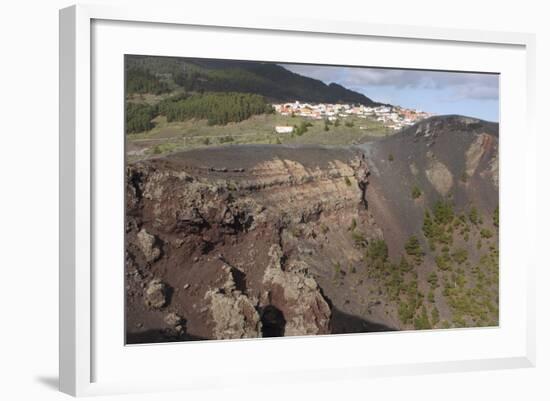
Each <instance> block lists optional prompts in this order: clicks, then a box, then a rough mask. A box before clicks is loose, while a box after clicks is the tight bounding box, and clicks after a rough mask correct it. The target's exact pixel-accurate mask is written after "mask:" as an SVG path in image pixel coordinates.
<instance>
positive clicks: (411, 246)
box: [405, 235, 424, 265]
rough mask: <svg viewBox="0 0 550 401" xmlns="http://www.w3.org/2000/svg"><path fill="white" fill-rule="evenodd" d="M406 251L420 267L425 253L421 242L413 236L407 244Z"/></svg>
mask: <svg viewBox="0 0 550 401" xmlns="http://www.w3.org/2000/svg"><path fill="white" fill-rule="evenodd" d="M405 251H406V252H407V255H409V256H412V257H413V260H414V262H415V263H416V264H417V265H419V264H421V263H422V261H423V260H424V251H423V250H422V247H421V246H420V241H418V238H417V237H416V236H414V235H412V236H411V237H410V238H409V239H408V240H407V242H406V243H405Z"/></svg>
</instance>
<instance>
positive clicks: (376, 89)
mask: <svg viewBox="0 0 550 401" xmlns="http://www.w3.org/2000/svg"><path fill="white" fill-rule="evenodd" d="M283 67H285V68H286V69H288V70H290V71H293V72H295V73H297V74H300V75H304V76H307V77H311V78H316V79H319V80H321V81H323V82H325V83H327V84H328V83H331V82H335V83H338V84H340V85H342V86H344V87H346V88H348V89H352V90H354V91H357V92H360V93H363V94H364V95H365V96H368V97H369V98H371V99H372V100H374V101H378V102H382V103H391V104H394V105H399V106H402V107H407V108H415V109H420V110H423V111H428V112H431V113H436V114H440V115H441V114H462V115H465V116H470V117H477V118H481V119H484V120H488V121H498V120H499V102H498V96H499V84H498V75H496V74H476V73H461V72H446V71H418V70H399V69H384V68H358V67H332V66H319V65H298V64H283Z"/></svg>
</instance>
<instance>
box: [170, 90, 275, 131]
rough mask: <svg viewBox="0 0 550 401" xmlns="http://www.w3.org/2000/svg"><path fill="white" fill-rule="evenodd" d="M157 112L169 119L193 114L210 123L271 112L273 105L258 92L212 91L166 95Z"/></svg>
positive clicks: (183, 119) (187, 116) (221, 123)
mask: <svg viewBox="0 0 550 401" xmlns="http://www.w3.org/2000/svg"><path fill="white" fill-rule="evenodd" d="M159 113H160V114H162V115H164V116H166V118H167V119H168V121H185V120H189V119H192V118H196V119H205V120H207V121H208V124H209V125H225V124H227V123H230V122H239V121H243V120H246V119H248V118H250V117H251V116H253V115H256V114H265V113H273V107H272V106H271V105H270V104H269V103H267V102H266V100H265V98H264V97H263V96H260V95H254V94H250V93H239V92H227V93H213V92H212V93H202V94H201V93H197V94H193V95H191V96H188V97H183V98H181V97H180V98H170V99H166V100H164V101H162V102H161V103H160V104H159Z"/></svg>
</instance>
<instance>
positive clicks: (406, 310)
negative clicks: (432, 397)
mask: <svg viewBox="0 0 550 401" xmlns="http://www.w3.org/2000/svg"><path fill="white" fill-rule="evenodd" d="M126 173H127V211H128V212H127V225H126V232H127V235H126V241H127V255H126V275H127V286H128V288H129V291H128V292H127V294H126V296H127V319H128V320H127V327H128V338H127V340H128V342H130V343H140V342H155V341H181V340H194V339H209V338H216V339H225V338H244V337H258V336H263V337H266V336H280V335H301V334H327V333H351V332H369V331H381V330H406V329H412V328H415V329H428V328H447V327H472V326H493V325H497V324H498V125H496V124H493V123H487V122H483V121H479V120H474V119H470V118H465V117H460V116H444V117H434V118H431V119H427V120H425V121H423V122H421V123H419V124H417V125H415V126H412V127H410V128H408V129H406V130H404V131H401V132H400V133H398V134H396V135H394V136H392V137H388V138H386V139H382V140H379V141H373V142H370V143H368V144H364V145H358V146H340V147H327V146H318V145H295V146H291V145H271V146H270V145H239V146H227V147H211V148H208V149H196V150H191V151H187V152H179V153H174V154H171V155H169V156H166V157H162V158H157V159H150V160H144V161H139V162H135V163H131V164H129V165H128V167H127V171H126ZM415 188H416V191H415V190H414V189H415Z"/></svg>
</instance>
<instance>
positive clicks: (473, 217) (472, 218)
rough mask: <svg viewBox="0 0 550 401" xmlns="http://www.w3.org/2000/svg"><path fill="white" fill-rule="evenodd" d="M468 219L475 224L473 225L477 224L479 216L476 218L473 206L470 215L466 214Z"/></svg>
mask: <svg viewBox="0 0 550 401" xmlns="http://www.w3.org/2000/svg"><path fill="white" fill-rule="evenodd" d="M468 217H469V218H470V221H471V222H472V224H475V225H477V224H478V222H479V216H478V213H477V209H476V207H475V206H473V207H472V208H471V209H470V213H468Z"/></svg>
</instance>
